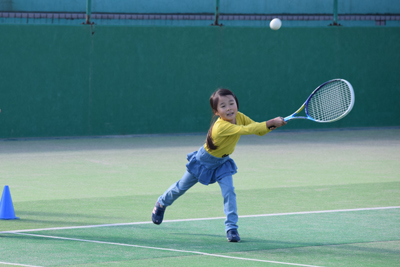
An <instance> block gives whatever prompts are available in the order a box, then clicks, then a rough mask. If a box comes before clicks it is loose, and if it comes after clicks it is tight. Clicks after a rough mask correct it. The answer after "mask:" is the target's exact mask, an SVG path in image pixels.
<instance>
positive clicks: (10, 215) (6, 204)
mask: <svg viewBox="0 0 400 267" xmlns="http://www.w3.org/2000/svg"><path fill="white" fill-rule="evenodd" d="M0 219H1V220H15V219H19V218H18V217H15V212H14V206H13V203H12V199H11V193H10V188H8V185H6V186H4V190H3V195H2V196H1V202H0Z"/></svg>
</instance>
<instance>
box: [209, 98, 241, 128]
mask: <svg viewBox="0 0 400 267" xmlns="http://www.w3.org/2000/svg"><path fill="white" fill-rule="evenodd" d="M237 112H238V108H237V104H236V101H235V98H234V97H233V96H231V95H227V96H220V97H219V102H218V106H217V112H215V115H217V116H220V117H221V119H223V120H224V121H229V122H230V123H233V124H235V123H236V114H237Z"/></svg>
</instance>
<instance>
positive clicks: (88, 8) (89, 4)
mask: <svg viewBox="0 0 400 267" xmlns="http://www.w3.org/2000/svg"><path fill="white" fill-rule="evenodd" d="M91 15H92V0H86V24H91V23H90V16H91Z"/></svg>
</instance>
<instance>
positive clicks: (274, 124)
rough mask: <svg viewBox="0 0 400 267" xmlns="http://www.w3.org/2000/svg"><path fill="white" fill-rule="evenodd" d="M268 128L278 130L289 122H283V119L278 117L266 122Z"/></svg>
mask: <svg viewBox="0 0 400 267" xmlns="http://www.w3.org/2000/svg"><path fill="white" fill-rule="evenodd" d="M266 124H267V128H268V129H270V130H275V129H276V128H279V127H282V126H283V125H286V124H287V122H286V121H284V120H283V118H282V117H276V118H274V119H271V120H269V121H266Z"/></svg>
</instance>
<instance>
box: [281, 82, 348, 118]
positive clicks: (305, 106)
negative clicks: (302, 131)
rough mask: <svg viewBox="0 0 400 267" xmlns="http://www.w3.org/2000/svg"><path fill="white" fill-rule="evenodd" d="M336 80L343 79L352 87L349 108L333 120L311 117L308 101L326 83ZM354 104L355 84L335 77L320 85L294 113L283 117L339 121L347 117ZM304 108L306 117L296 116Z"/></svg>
mask: <svg viewBox="0 0 400 267" xmlns="http://www.w3.org/2000/svg"><path fill="white" fill-rule="evenodd" d="M335 81H342V82H345V83H346V85H347V86H348V87H349V89H350V94H351V102H350V105H349V107H348V108H347V110H346V111H345V112H344V113H343V114H342V115H340V116H339V117H337V118H335V119H333V120H329V121H321V120H316V119H314V118H313V117H311V116H310V115H309V114H308V110H307V105H308V102H309V101H310V99H311V98H312V97H313V95H315V94H316V93H317V92H318V90H320V89H321V88H322V87H323V86H325V85H327V84H329V83H332V82H335ZM353 106H354V90H353V86H351V84H350V83H349V82H348V81H346V80H343V79H333V80H329V81H327V82H324V83H323V84H321V85H320V86H318V87H317V88H316V89H315V90H314V91H313V92H312V93H311V95H310V96H309V97H308V98H307V100H306V101H305V102H304V104H303V105H301V107H300V108H299V109H298V110H296V111H295V112H294V113H293V114H292V115H289V116H287V117H285V118H283V120H284V121H289V120H294V119H305V120H311V121H315V122H321V123H327V122H334V121H338V120H340V119H342V118H343V117H345V116H346V115H347V114H349V112H350V111H351V110H352V108H353ZM304 108H305V113H306V117H304V116H296V115H297V114H299V113H300V112H301V111H302V110H303V109H304Z"/></svg>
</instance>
